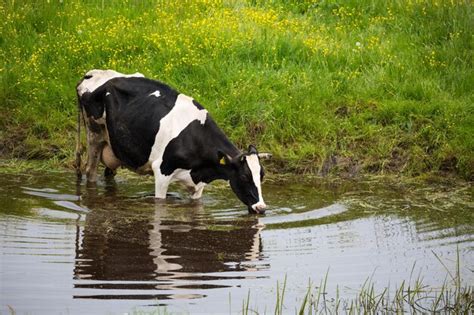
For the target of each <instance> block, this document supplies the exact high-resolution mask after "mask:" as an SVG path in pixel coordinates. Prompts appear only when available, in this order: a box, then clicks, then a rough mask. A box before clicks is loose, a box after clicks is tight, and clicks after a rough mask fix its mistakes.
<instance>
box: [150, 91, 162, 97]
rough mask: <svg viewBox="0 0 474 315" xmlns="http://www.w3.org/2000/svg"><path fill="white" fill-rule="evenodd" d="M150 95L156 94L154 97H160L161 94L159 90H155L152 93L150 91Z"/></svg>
mask: <svg viewBox="0 0 474 315" xmlns="http://www.w3.org/2000/svg"><path fill="white" fill-rule="evenodd" d="M150 96H156V97H160V96H161V93H160V91H159V90H156V91H155V92H153V93H150Z"/></svg>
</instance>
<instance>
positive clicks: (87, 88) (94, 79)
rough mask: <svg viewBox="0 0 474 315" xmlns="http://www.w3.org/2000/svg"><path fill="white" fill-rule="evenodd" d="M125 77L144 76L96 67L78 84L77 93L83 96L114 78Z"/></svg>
mask: <svg viewBox="0 0 474 315" xmlns="http://www.w3.org/2000/svg"><path fill="white" fill-rule="evenodd" d="M118 77H124V78H131V77H144V75H143V74H141V73H139V72H137V73H134V74H123V73H120V72H117V71H114V70H98V69H94V70H91V71H89V72H87V73H86V75H85V76H84V80H82V82H81V84H79V85H78V86H77V94H79V96H82V95H83V94H84V93H86V92H94V91H95V90H96V89H97V88H98V87H100V86H101V85H103V84H104V83H105V82H107V81H109V80H110V79H113V78H118Z"/></svg>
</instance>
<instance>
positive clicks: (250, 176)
mask: <svg viewBox="0 0 474 315" xmlns="http://www.w3.org/2000/svg"><path fill="white" fill-rule="evenodd" d="M270 156H271V155H270V154H269V153H258V152H257V149H256V148H255V147H254V146H253V145H251V146H249V149H248V152H246V153H242V154H240V155H238V156H236V157H234V158H231V157H229V156H228V155H226V154H224V153H222V152H219V163H220V164H221V165H223V166H225V167H226V168H227V169H228V174H229V182H230V187H231V188H232V190H233V191H234V193H235V194H236V195H237V197H238V198H239V199H240V200H241V201H242V202H243V203H244V204H246V205H247V207H248V210H249V212H250V213H264V212H265V208H266V207H267V205H266V204H265V202H264V201H263V196H262V185H261V184H262V180H263V176H264V171H263V167H262V165H261V164H260V158H268V157H270Z"/></svg>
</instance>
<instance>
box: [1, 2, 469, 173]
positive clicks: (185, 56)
mask: <svg viewBox="0 0 474 315" xmlns="http://www.w3.org/2000/svg"><path fill="white" fill-rule="evenodd" d="M473 16H474V15H473V4H472V2H470V1H460V0H453V1H444V0H433V1H417V0H411V1H410V0H406V1H401V0H394V1H390V2H388V3H386V2H383V1H375V0H363V1H355V0H350V1H339V0H331V1H310V0H305V1H280V0H274V1H260V0H249V1H245V0H228V1H215V0H214V1H213V0H198V1H174V2H173V1H172V2H166V5H164V4H163V2H162V1H150V0H148V1H139V2H137V1H125V2H122V1H90V2H83V1H75V0H73V1H55V0H51V1H36V2H34V1H33V2H32V1H18V0H17V1H15V0H7V1H3V2H2V4H0V18H1V20H2V23H1V24H0V28H1V32H0V34H1V35H0V99H1V107H2V111H1V113H0V156H3V157H4V158H19V159H40V160H50V159H54V160H58V161H60V162H61V164H62V165H66V166H72V160H73V158H74V154H73V151H74V130H75V121H76V120H75V115H76V96H75V89H74V88H75V85H76V83H77V81H78V80H79V79H80V78H81V77H82V75H83V74H84V73H85V72H86V71H88V70H90V69H93V68H111V69H115V70H118V71H121V72H136V71H139V72H142V73H144V74H145V75H146V76H149V77H152V78H156V79H159V80H161V81H163V82H166V83H168V84H170V85H172V86H174V87H175V88H177V89H178V90H180V91H181V92H183V93H186V94H188V95H191V96H193V97H194V98H196V99H197V100H198V101H200V102H201V103H202V104H204V106H205V107H206V108H207V109H208V110H209V111H210V112H211V114H212V115H213V117H214V118H215V120H216V121H217V122H218V123H219V125H220V126H221V127H222V128H223V129H224V131H225V132H226V134H227V135H228V136H229V137H230V138H231V139H232V140H233V141H234V142H235V143H236V144H237V145H238V146H240V147H242V148H244V147H246V146H247V145H248V144H249V143H254V144H257V145H258V147H259V149H260V150H262V151H270V152H272V153H273V154H274V157H275V159H274V162H273V167H274V168H277V169H278V170H279V171H281V170H282V169H283V170H286V171H297V172H303V173H313V174H323V175H327V174H346V175H353V174H359V173H375V174H387V173H403V174H406V175H409V176H417V175H420V174H426V173H430V172H439V171H442V172H450V173H454V174H457V175H460V176H462V177H464V178H466V179H473V178H474V171H473V170H474V154H473V153H474V137H472V134H474V94H473V89H472V87H473V86H474V72H473V67H472V61H473V60H474V58H473V57H474V56H473V37H472V32H471V30H472V29H473V28H474V19H473Z"/></svg>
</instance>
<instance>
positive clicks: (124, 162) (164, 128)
mask: <svg viewBox="0 0 474 315" xmlns="http://www.w3.org/2000/svg"><path fill="white" fill-rule="evenodd" d="M77 96H78V101H79V117H78V144H77V147H76V159H77V161H76V167H77V171H78V174H80V149H79V148H80V137H79V135H80V121H81V119H80V117H81V115H82V117H83V118H84V122H85V125H86V131H87V145H88V147H87V166H86V177H87V180H88V181H90V182H95V181H96V180H97V167H98V163H99V161H102V163H103V164H104V165H105V166H106V171H105V172H106V175H107V174H108V175H110V174H114V172H115V170H116V169H117V168H118V167H120V166H122V167H126V168H129V169H131V170H133V171H135V172H137V173H139V174H153V175H154V177H155V197H156V198H160V199H164V198H166V192H167V190H168V185H169V184H170V183H171V182H172V181H179V182H182V183H184V184H185V185H186V186H187V187H188V188H189V189H190V191H191V198H193V199H199V198H200V197H201V195H202V191H203V189H204V187H205V186H206V184H208V183H210V182H212V181H213V180H216V179H223V180H227V181H229V183H230V186H231V188H232V190H233V191H234V193H235V194H236V195H237V197H238V198H239V199H240V200H241V201H242V202H243V203H244V204H245V205H247V207H248V209H249V212H253V213H263V212H264V211H265V208H266V205H265V202H264V200H263V196H262V188H261V182H262V179H263V175H264V171H263V167H262V166H261V164H260V158H262V157H268V156H270V155H269V154H268V153H258V152H257V149H256V148H255V147H254V146H252V145H251V146H249V148H248V150H247V151H246V152H240V151H239V150H238V149H237V148H236V147H235V146H234V145H233V144H232V143H231V142H230V141H229V139H228V138H227V137H226V136H225V135H224V133H223V132H222V131H221V130H220V129H219V127H218V126H217V125H216V123H215V122H214V120H213V119H212V118H211V117H210V116H209V114H208V112H207V110H206V109H204V108H203V107H202V106H201V104H199V103H198V102H197V101H195V100H194V99H193V98H191V97H189V96H186V95H184V94H180V93H178V92H177V91H175V90H174V89H172V88H171V87H169V86H168V85H166V84H163V83H161V82H159V81H155V80H150V79H147V78H145V77H144V76H143V75H142V74H140V73H135V74H130V75H126V74H122V73H119V72H116V71H113V70H91V71H89V72H87V73H86V75H85V76H84V78H83V79H82V80H81V81H80V82H79V83H78V85H77Z"/></svg>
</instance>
